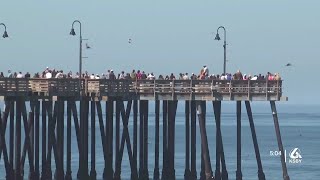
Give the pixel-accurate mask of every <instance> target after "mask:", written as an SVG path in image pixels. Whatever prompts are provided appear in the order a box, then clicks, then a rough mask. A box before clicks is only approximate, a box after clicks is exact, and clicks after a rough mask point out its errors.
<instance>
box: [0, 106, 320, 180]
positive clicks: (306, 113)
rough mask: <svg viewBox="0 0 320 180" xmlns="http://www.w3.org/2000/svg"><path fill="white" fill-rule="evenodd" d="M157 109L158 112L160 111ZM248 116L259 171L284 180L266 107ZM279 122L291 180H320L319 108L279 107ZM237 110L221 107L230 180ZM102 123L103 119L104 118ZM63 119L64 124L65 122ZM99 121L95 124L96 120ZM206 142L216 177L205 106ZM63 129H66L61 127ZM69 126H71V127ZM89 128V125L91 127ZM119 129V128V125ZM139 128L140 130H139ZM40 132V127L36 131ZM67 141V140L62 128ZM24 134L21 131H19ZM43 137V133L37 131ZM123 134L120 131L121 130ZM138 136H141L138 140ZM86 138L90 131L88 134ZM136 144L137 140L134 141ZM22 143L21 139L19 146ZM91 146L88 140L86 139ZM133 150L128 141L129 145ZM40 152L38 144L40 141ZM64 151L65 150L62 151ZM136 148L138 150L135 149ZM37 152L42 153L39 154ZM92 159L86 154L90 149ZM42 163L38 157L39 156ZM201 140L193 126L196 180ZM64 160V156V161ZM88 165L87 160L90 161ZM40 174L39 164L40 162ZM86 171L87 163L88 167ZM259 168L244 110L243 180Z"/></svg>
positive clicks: (180, 128) (180, 152) (179, 149)
mask: <svg viewBox="0 0 320 180" xmlns="http://www.w3.org/2000/svg"><path fill="white" fill-rule="evenodd" d="M160 107H161V106H160ZM251 107H252V112H253V118H254V123H255V127H256V133H257V139H258V144H259V148H260V154H261V160H262V166H263V170H264V173H265V176H266V179H268V180H280V179H282V168H281V162H280V157H279V156H276V155H275V151H277V150H278V144H277V141H276V135H275V128H274V124H273V118H272V113H271V109H270V105H269V103H268V102H263V103H262V102H260V103H256V102H254V103H252V104H251ZM277 108H278V117H279V123H280V130H281V135H282V141H283V146H284V149H285V150H286V165H287V168H288V173H289V176H290V179H291V180H304V179H307V180H319V179H320V153H319V152H320V151H319V150H320V105H294V104H287V103H277ZM183 110H184V105H183V104H182V103H181V104H180V103H179V106H178V113H177V116H176V126H175V127H176V136H175V172H176V178H177V179H183V177H184V170H185V119H184V112H183ZM235 110H236V105H235V103H231V102H227V103H224V102H223V103H222V117H221V118H222V120H221V121H222V122H221V123H222V137H223V145H224V152H225V158H226V166H227V170H228V174H229V179H235V177H236V174H235V172H236V114H235ZM149 111H150V112H149V140H148V142H149V143H148V148H149V156H148V158H149V159H148V163H149V166H148V167H149V176H150V179H152V177H153V170H154V128H155V122H154V119H155V118H154V113H153V112H154V105H153V103H150V107H149ZM104 117H105V116H104ZM65 119H66V118H65ZM96 119H97V118H96ZM206 122H207V126H206V128H207V136H208V141H209V151H210V159H211V165H212V171H213V173H214V171H215V120H214V116H213V112H212V104H211V103H207V114H206ZM65 125H66V123H65ZM72 125H73V122H72ZM89 125H90V123H89ZM121 126H122V123H121ZM132 127H133V122H132V117H130V120H129V133H130V137H131V138H132V137H133V136H132ZM138 127H139V126H138ZM40 129H41V127H40ZM64 130H65V134H64V135H65V136H66V128H65V129H64ZM23 132H24V131H23ZM40 132H41V130H40ZM121 132H122V129H121ZM138 135H139V134H138ZM89 136H90V131H89ZM95 136H96V171H97V179H101V178H102V173H103V169H104V159H103V154H102V143H101V138H100V129H99V125H98V121H97V123H96V135H95ZM8 137H9V135H8V129H7V131H6V142H7V147H8V146H9V144H8ZM138 139H139V138H138ZM23 140H24V137H22V141H23ZM161 142H162V116H161V111H160V174H161V170H162V143H161ZM89 144H90V138H89ZM131 144H132V139H131ZM40 147H41V139H40ZM76 147H77V144H76V137H75V131H74V128H73V130H72V148H73V149H72V160H71V161H72V162H71V163H72V175H73V178H74V179H75V178H76V174H77V171H78V164H79V163H78V158H79V154H78V150H77V148H76ZM64 148H66V144H65V147H64ZM138 148H139V146H138ZM295 148H298V149H299V150H300V151H299V152H300V155H301V158H300V159H301V162H299V163H293V162H290V156H289V154H290V151H292V150H293V149H295ZM40 150H41V149H40ZM89 153H90V148H89ZM40 157H41V154H40ZM200 159H201V158H200V134H199V127H198V120H197V173H198V178H199V177H200V175H199V174H200ZM64 160H66V155H65V157H64ZM89 161H90V155H89ZM138 162H139V160H138ZM53 163H54V159H52V168H53V169H52V170H53V172H54V170H55V166H54V164H53ZM40 169H41V162H40ZM121 170H122V171H121V172H122V174H121V177H122V179H129V178H130V164H129V159H128V155H127V151H126V148H125V151H124V157H123V160H122V169H121ZM28 171H29V170H28V160H26V163H25V171H24V172H25V176H24V177H25V179H27V177H28V175H27V174H28ZM89 171H90V162H89ZM257 171H258V170H257V162H256V159H255V153H254V147H253V143H252V137H251V132H250V126H249V123H248V118H247V114H246V110H245V106H244V104H242V174H243V179H244V180H256V179H258V176H257ZM1 178H2V179H3V178H5V168H4V161H3V158H1V159H0V179H1Z"/></svg>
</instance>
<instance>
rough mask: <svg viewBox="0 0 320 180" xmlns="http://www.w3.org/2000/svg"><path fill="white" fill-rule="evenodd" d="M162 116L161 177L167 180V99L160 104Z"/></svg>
mask: <svg viewBox="0 0 320 180" xmlns="http://www.w3.org/2000/svg"><path fill="white" fill-rule="evenodd" d="M162 106H163V107H162V109H163V110H162V113H163V115H162V118H163V123H162V124H163V125H162V126H163V135H162V141H163V143H162V147H163V150H162V152H163V155H162V160H163V161H162V174H161V179H162V180H167V179H168V157H167V156H168V132H167V130H168V101H163V104H162Z"/></svg>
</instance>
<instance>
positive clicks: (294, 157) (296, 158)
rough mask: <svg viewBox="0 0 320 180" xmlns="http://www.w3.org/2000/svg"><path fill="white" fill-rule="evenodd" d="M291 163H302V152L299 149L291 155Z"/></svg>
mask: <svg viewBox="0 0 320 180" xmlns="http://www.w3.org/2000/svg"><path fill="white" fill-rule="evenodd" d="M289 157H290V159H289V163H301V162H302V156H301V151H300V149H299V148H294V149H292V150H291V151H290V153H289Z"/></svg>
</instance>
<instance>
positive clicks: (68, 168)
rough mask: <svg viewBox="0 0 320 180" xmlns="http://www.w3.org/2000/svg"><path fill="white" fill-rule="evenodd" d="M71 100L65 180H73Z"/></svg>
mask: <svg viewBox="0 0 320 180" xmlns="http://www.w3.org/2000/svg"><path fill="white" fill-rule="evenodd" d="M71 106H72V103H71V100H70V99H69V100H68V101H67V162H66V163H67V165H66V175H65V180H72V171H71Z"/></svg>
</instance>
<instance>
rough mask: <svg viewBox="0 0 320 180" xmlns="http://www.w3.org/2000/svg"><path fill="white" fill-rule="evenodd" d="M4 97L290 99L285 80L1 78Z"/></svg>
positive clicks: (0, 93) (0, 92) (1, 91)
mask: <svg viewBox="0 0 320 180" xmlns="http://www.w3.org/2000/svg"><path fill="white" fill-rule="evenodd" d="M0 96H33V97H34V96H42V97H43V96H44V97H51V96H65V97H70V96H75V97H77V96H96V97H102V96H117V97H123V98H127V99H145V100H156V99H159V100H179V99H181V100H261V101H266V100H275V101H279V100H287V98H286V97H283V96H282V81H268V80H231V81H229V80H108V79H94V80H91V79H81V80H80V79H33V78H31V79H27V78H1V79H0Z"/></svg>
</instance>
